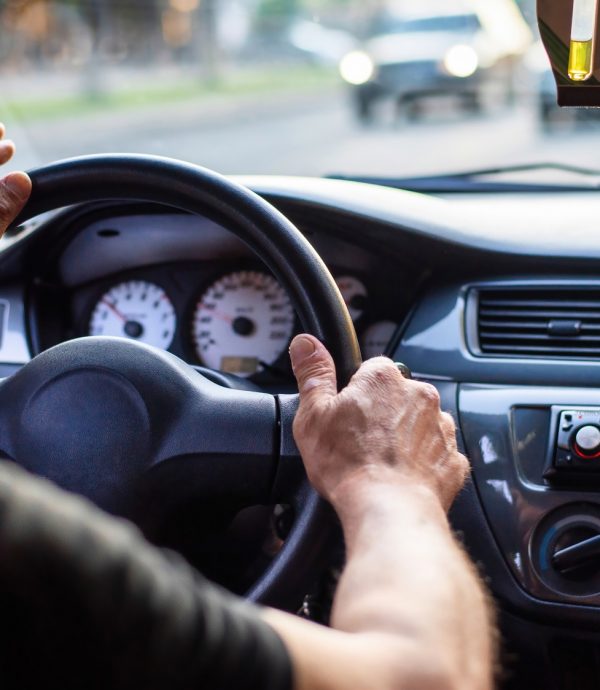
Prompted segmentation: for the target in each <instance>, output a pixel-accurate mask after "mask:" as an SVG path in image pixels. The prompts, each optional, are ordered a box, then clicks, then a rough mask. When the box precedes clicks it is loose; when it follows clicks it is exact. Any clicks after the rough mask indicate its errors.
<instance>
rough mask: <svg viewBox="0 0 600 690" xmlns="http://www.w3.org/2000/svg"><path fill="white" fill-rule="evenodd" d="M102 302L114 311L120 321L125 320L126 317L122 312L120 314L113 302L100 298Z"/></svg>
mask: <svg viewBox="0 0 600 690" xmlns="http://www.w3.org/2000/svg"><path fill="white" fill-rule="evenodd" d="M102 303H103V304H106V306H107V307H108V308H109V309H110V310H111V311H112V312H113V313H114V314H116V315H117V316H118V317H119V318H120V319H121V321H127V317H126V316H125V315H124V314H121V312H120V311H119V310H118V309H117V308H116V307H115V305H114V304H111V303H110V302H109V301H108V300H106V299H103V300H102Z"/></svg>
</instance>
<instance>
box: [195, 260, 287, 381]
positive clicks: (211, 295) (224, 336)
mask: <svg viewBox="0 0 600 690" xmlns="http://www.w3.org/2000/svg"><path fill="white" fill-rule="evenodd" d="M293 331H294V309H293V307H292V304H291V302H290V300H289V298H288V296H287V294H286V292H285V290H284V289H283V288H282V287H281V285H280V284H279V283H278V282H277V281H276V280H275V278H273V277H272V276H270V275H268V274H266V273H262V272H260V271H238V272H236V273H230V274H228V275H226V276H224V277H223V278H220V279H219V280H217V281H216V282H215V283H213V285H211V286H210V287H209V288H208V289H207V290H206V292H205V293H204V294H203V295H202V297H201V298H200V301H199V302H198V304H197V306H196V311H195V313H194V318H193V323H192V338H193V342H194V347H195V349H196V355H197V356H198V358H199V359H200V361H201V362H202V363H203V364H204V365H205V366H207V367H210V368H212V369H220V370H221V371H225V372H228V373H230V374H237V375H238V376H251V375H252V374H254V373H256V372H257V371H260V370H261V369H262V368H263V366H264V365H267V366H269V365H272V364H274V363H275V362H276V361H277V359H278V358H279V357H280V356H281V354H282V353H283V352H284V350H285V348H286V347H287V345H288V343H289V341H290V338H291V337H292V334H293Z"/></svg>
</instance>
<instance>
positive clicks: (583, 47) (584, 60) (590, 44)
mask: <svg viewBox="0 0 600 690" xmlns="http://www.w3.org/2000/svg"><path fill="white" fill-rule="evenodd" d="M593 48H594V41H593V40H592V39H590V40H589V41H571V50H570V52H569V79H571V80H572V81H586V79H589V78H590V77H591V76H592V58H593V55H594V50H593Z"/></svg>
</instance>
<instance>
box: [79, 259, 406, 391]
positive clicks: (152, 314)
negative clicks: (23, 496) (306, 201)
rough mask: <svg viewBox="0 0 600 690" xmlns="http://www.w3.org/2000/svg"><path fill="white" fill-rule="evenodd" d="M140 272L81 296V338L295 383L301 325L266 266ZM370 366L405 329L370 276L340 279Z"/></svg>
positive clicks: (341, 275) (172, 267)
mask: <svg viewBox="0 0 600 690" xmlns="http://www.w3.org/2000/svg"><path fill="white" fill-rule="evenodd" d="M203 268H204V270H198V266H197V265H193V264H191V263H190V264H173V265H169V266H158V267H152V268H146V269H139V270H134V271H130V272H128V274H127V275H122V276H120V277H119V278H117V279H115V278H113V279H110V280H107V281H101V282H100V283H96V284H94V285H89V286H87V287H86V288H83V289H81V290H79V291H78V293H77V295H76V297H75V300H74V316H75V322H76V324H77V327H76V331H77V333H76V335H109V336H117V337H122V338H129V339H132V340H137V341H139V342H142V343H146V344H148V345H153V346H155V347H159V348H162V349H164V350H169V351H170V352H173V353H174V354H176V355H178V356H180V357H182V358H183V359H185V360H186V361H188V362H190V363H192V364H199V365H203V366H205V367H208V368H211V369H218V370H220V371H223V372H227V373H230V374H235V375H237V376H242V377H253V378H256V379H259V380H260V379H261V378H264V377H267V378H269V379H271V378H275V379H282V378H286V379H289V378H290V377H291V371H290V369H289V364H288V362H287V349H288V346H289V343H290V340H291V339H292V337H293V336H294V334H295V333H296V332H298V331H299V330H300V324H299V321H298V319H297V316H296V314H295V311H294V308H293V306H292V303H291V301H290V299H289V296H288V295H287V292H286V291H285V289H284V288H283V287H282V286H281V285H280V284H279V282H278V281H277V280H276V279H275V278H274V277H273V276H272V275H271V274H270V273H268V272H267V271H266V270H265V269H264V268H263V267H262V266H256V265H242V266H236V267H235V268H233V269H232V267H231V266H223V267H221V269H215V268H212V267H211V269H209V270H206V268H205V267H203ZM334 275H335V277H336V281H337V284H338V287H339V289H340V292H341V294H342V296H343V298H344V300H345V302H346V305H347V306H348V310H349V312H350V315H351V317H352V319H353V321H354V323H355V325H356V328H357V332H358V334H359V338H360V342H361V348H362V352H363V357H364V358H365V359H367V358H369V357H373V356H376V355H379V354H382V353H383V352H384V351H385V349H386V347H387V345H388V343H389V341H390V340H391V338H392V336H393V334H394V332H395V331H396V328H397V326H398V324H397V323H396V322H395V321H394V320H392V319H386V318H383V319H382V318H377V317H378V316H379V315H380V314H381V309H380V308H378V306H379V305H378V304H377V299H376V296H375V295H373V294H371V290H370V289H369V286H368V282H367V281H366V280H365V279H364V277H363V276H357V275H353V274H350V273H348V272H340V273H339V274H338V273H336V272H335V271H334Z"/></svg>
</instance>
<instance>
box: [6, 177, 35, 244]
mask: <svg viewBox="0 0 600 690" xmlns="http://www.w3.org/2000/svg"><path fill="white" fill-rule="evenodd" d="M30 194H31V180H30V179H29V177H28V176H27V175H26V174H25V173H22V172H15V173H11V174H10V175H7V176H6V177H5V178H4V179H3V180H0V233H3V232H4V231H5V230H6V228H7V227H8V226H9V225H10V224H11V223H12V222H13V220H14V219H15V218H16V217H17V216H18V215H19V213H20V211H21V209H22V208H23V206H25V204H26V203H27V199H29V195H30Z"/></svg>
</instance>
